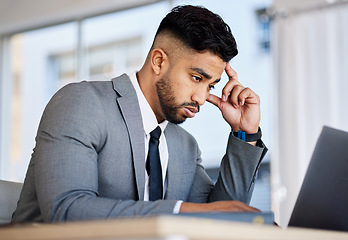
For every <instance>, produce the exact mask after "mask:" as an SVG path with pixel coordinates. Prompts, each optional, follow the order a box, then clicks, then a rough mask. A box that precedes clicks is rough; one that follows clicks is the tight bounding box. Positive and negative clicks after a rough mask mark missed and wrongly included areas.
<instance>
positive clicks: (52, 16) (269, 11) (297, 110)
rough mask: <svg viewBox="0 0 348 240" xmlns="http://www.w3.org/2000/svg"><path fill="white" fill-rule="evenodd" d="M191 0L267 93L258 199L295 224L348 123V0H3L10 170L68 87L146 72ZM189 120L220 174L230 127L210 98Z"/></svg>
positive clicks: (0, 86)
mask: <svg viewBox="0 0 348 240" xmlns="http://www.w3.org/2000/svg"><path fill="white" fill-rule="evenodd" d="M179 4H193V5H202V6H205V7H207V8H208V9H210V10H212V11H213V12H215V13H217V14H219V15H220V16H221V17H222V18H223V19H224V20H225V21H226V23H228V24H229V26H230V27H231V29H232V32H233V35H234V36H235V38H236V41H237V45H238V49H239V54H238V55H237V56H236V57H235V58H234V59H233V60H232V61H231V65H232V67H233V68H234V69H235V70H236V71H237V73H238V76H239V80H240V81H241V83H242V84H243V85H244V86H247V87H250V88H252V89H253V90H254V91H255V92H256V93H257V94H258V95H259V96H260V98H261V111H262V119H261V128H262V131H263V140H264V142H265V144H266V145H267V147H268V148H269V153H268V154H267V155H266V157H265V159H264V161H263V163H262V165H261V168H260V172H259V175H258V178H257V182H256V187H255V191H254V195H253V199H252V202H251V205H253V206H255V207H257V208H259V209H261V210H262V211H273V212H274V214H275V220H276V222H277V223H278V224H280V225H281V226H282V227H285V226H286V225H287V223H288V220H289V217H290V214H291V212H292V208H293V206H294V204H295V201H296V197H297V194H298V191H299V189H300V187H301V183H302V180H303V177H304V175H305V172H306V169H307V166H308V163H309V161H310V158H311V154H312V152H313V149H314V147H315V143H316V140H317V138H318V136H319V134H320V132H321V129H322V127H323V125H328V126H331V127H334V128H339V129H342V130H346V131H348V111H347V108H348V106H347V105H348V94H347V92H348V1H346V0H336V1H335V0H292V1H286V0H273V1H272V0H245V1H237V0H214V1H212V0H192V1H180V0H117V1H116V0H79V1H78V0H69V1H68V0H49V1H47V0H0V179H3V180H10V181H18V182H23V180H24V178H25V174H26V169H27V166H28V163H29V160H30V155H31V153H32V149H33V148H34V146H35V135H36V131H37V127H38V124H39V121H40V118H41V115H42V112H43V110H44V108H45V105H46V104H47V102H48V101H49V99H50V98H51V97H52V95H53V94H54V93H55V92H56V91H57V90H58V89H59V88H61V87H62V86H64V85H66V84H67V83H70V82H76V81H81V80H98V81H99V80H110V79H111V78H113V77H115V76H118V75H120V74H122V73H124V72H125V73H128V74H129V73H132V72H134V71H136V70H139V69H140V67H141V66H142V64H143V62H144V60H145V57H146V55H147V53H148V51H149V49H150V47H151V44H152V41H153V37H154V34H155V32H156V29H157V27H158V25H159V23H160V21H161V19H162V18H163V17H164V16H165V15H166V14H167V13H168V12H169V11H170V9H171V8H173V7H174V6H176V5H179ZM222 80H223V81H222V82H221V83H220V84H218V85H219V86H218V87H217V88H216V89H214V90H213V93H214V94H216V95H220V94H221V89H222V87H223V86H224V83H226V82H227V78H226V76H223V78H222ZM182 126H183V127H184V128H185V129H187V130H188V131H189V132H191V133H192V134H193V135H194V136H195V137H196V139H197V141H198V143H199V145H200V148H201V150H202V157H203V161H204V162H203V164H204V166H205V167H206V169H207V171H208V173H209V174H210V175H211V177H212V178H213V179H215V178H216V175H217V171H218V167H219V164H220V159H221V158H222V156H223V155H224V153H225V147H226V142H227V137H228V134H229V132H230V129H229V127H228V126H227V124H226V123H225V122H224V120H223V119H222V117H221V115H220V113H219V111H218V110H217V109H216V108H215V107H214V106H212V105H210V104H209V103H206V104H205V105H204V106H203V107H202V111H201V112H200V113H199V114H198V115H197V116H196V117H195V118H194V119H190V120H188V121H186V122H185V123H184V124H183V125H182Z"/></svg>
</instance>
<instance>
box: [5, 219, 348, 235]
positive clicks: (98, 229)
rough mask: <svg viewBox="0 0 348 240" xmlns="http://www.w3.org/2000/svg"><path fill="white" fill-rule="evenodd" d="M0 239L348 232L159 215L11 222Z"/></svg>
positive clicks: (340, 233) (335, 233) (338, 233)
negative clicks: (112, 218)
mask: <svg viewBox="0 0 348 240" xmlns="http://www.w3.org/2000/svg"><path fill="white" fill-rule="evenodd" d="M0 239H1V240H7V239H22V240H34V239H35V240H41V239H45V240H59V239H69V240H75V239H166V240H169V239H180V240H186V239H193V240H195V239H203V240H205V239H211V240H219V239H232V240H233V239H238V240H244V239H248V240H251V239H253V240H255V239H257V240H262V239H265V240H266V239H267V240H272V239H281V240H287V239H294V240H301V239H305V240H308V239H315V240H321V239H322V240H332V239H335V240H336V239H337V240H339V239H346V240H348V233H346V232H336V231H323V230H312V229H302V228H288V229H282V228H279V227H276V226H270V225H256V224H248V223H238V222H229V221H219V220H209V219H202V218H189V217H179V216H160V217H151V218H139V219H123V220H120V219H116V220H103V221H85V222H70V223H59V224H27V225H10V226H7V227H1V228H0Z"/></svg>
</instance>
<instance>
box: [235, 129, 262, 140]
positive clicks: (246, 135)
mask: <svg viewBox="0 0 348 240" xmlns="http://www.w3.org/2000/svg"><path fill="white" fill-rule="evenodd" d="M232 133H233V135H234V136H235V137H237V138H239V139H241V140H243V141H246V142H255V141H257V140H260V139H261V137H262V131H261V128H260V127H259V129H258V131H257V133H246V132H243V131H237V132H236V131H232Z"/></svg>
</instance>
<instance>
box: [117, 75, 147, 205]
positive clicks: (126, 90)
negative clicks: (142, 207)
mask: <svg viewBox="0 0 348 240" xmlns="http://www.w3.org/2000/svg"><path fill="white" fill-rule="evenodd" d="M112 82H113V85H114V89H115V91H116V92H117V93H118V94H119V95H120V97H118V98H117V102H118V105H119V107H120V109H121V112H122V115H123V117H124V120H125V123H126V125H127V129H128V133H129V139H130V143H131V148H132V156H133V165H134V171H135V178H136V183H137V190H138V197H139V200H143V198H144V186H145V170H144V169H145V162H144V159H145V152H144V149H145V141H144V127H143V122H142V117H141V112H140V108H139V103H138V98H137V95H136V92H135V90H134V87H133V85H132V83H131V81H130V79H129V77H128V76H127V75H125V74H123V75H122V76H120V77H118V78H115V79H113V81H112Z"/></svg>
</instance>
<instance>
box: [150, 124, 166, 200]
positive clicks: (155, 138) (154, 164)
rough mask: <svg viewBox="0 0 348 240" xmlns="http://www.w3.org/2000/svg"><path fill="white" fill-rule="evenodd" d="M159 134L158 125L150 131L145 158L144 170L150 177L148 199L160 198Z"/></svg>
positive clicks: (161, 190) (161, 189)
mask: <svg viewBox="0 0 348 240" xmlns="http://www.w3.org/2000/svg"><path fill="white" fill-rule="evenodd" d="M160 135H161V128H160V127H159V126H158V127H157V128H155V130H153V131H152V132H151V133H150V136H151V138H150V142H149V153H148V155H147V160H146V171H147V173H148V175H149V177H150V179H149V190H150V191H149V192H150V196H149V200H150V201H156V200H158V199H162V195H163V186H162V168H161V161H160V156H159V150H158V144H159V137H160Z"/></svg>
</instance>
